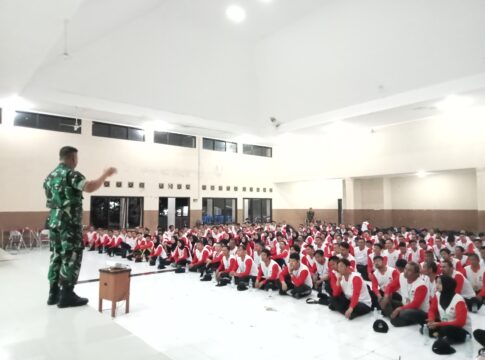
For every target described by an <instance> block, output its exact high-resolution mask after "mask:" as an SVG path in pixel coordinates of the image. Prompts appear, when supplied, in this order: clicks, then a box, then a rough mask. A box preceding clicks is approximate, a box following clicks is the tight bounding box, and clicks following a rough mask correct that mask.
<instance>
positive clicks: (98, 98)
mask: <svg viewBox="0 0 485 360" xmlns="http://www.w3.org/2000/svg"><path fill="white" fill-rule="evenodd" d="M233 3H238V4H240V5H241V6H243V7H244V8H245V9H246V11H247V20H246V22H244V23H242V24H233V23H231V22H229V21H228V20H227V19H226V17H225V15H224V12H225V9H226V7H227V6H228V5H229V4H233ZM483 13H485V3H484V2H483V1H481V0H469V1H467V2H466V3H464V2H463V1H458V0H429V1H427V2H425V3H423V2H422V1H420V0H409V1H407V2H406V5H404V4H403V3H400V2H398V1H388V0H368V1H366V2H362V1H360V0H359V1H358V0H298V1H295V0H273V1H272V2H270V3H263V2H262V1H260V0H231V1H230V0H210V1H209V0H206V1H203V0H136V1H135V0H124V1H121V0H84V1H83V0H62V1H61V0H57V1H56V0H44V1H42V2H33V1H28V0H3V1H2V2H0V52H1V53H2V54H9V56H2V57H0V98H2V97H6V96H9V95H11V94H13V93H17V94H20V95H21V96H22V97H25V98H26V99H27V100H29V101H30V102H32V103H33V104H34V105H35V109H36V110H37V111H45V112H52V113H59V114H65V115H71V116H81V117H85V118H92V119H97V120H102V121H110V122H115V123H125V124H130V125H138V126H143V124H145V123H147V122H149V121H153V120H162V121H164V122H165V123H169V124H171V125H172V128H173V129H175V130H177V131H184V132H187V133H193V134H203V135H206V134H207V135H210V134H212V135H213V136H219V137H230V136H232V135H234V134H253V135H259V136H260V137H264V136H267V135H268V136H269V135H275V134H278V133H283V132H301V133H305V132H311V131H313V130H314V129H315V127H322V125H324V124H328V123H331V122H335V121H337V120H345V121H346V122H348V123H349V124H359V125H361V126H368V127H374V126H386V125H390V124H396V123H399V122H403V121H414V120H416V119H419V118H425V117H428V116H433V115H434V114H435V113H436V110H435V109H433V104H434V103H435V102H436V101H438V100H439V99H440V98H442V97H444V96H446V95H448V94H450V93H472V94H477V93H479V92H480V91H481V90H482V89H485V46H483V44H485V22H483V21H482V18H481V14H483ZM65 19H69V21H68V27H67V52H68V54H69V56H67V57H66V56H63V53H64V52H65V50H66V49H65V46H66V44H65V41H64V40H65V39H64V22H65ZM430 19H432V20H430ZM477 99H478V100H477V101H478V102H482V101H483V97H480V96H478V97H477ZM271 116H274V117H276V118H277V119H278V122H279V123H281V125H280V126H279V127H278V128H277V129H276V128H275V127H274V126H273V125H272V124H271V123H270V121H269V118H270V117H271ZM329 129H331V127H329Z"/></svg>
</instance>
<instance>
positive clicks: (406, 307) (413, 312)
mask: <svg viewBox="0 0 485 360" xmlns="http://www.w3.org/2000/svg"><path fill="white" fill-rule="evenodd" d="M398 290H400V294H401V296H402V300H403V301H402V303H391V297H392V295H393V294H394V293H395V292H397V291H398ZM384 294H385V295H384V297H383V298H382V300H381V302H380V306H381V309H382V313H383V314H384V316H388V317H390V318H391V324H393V325H394V326H396V327H401V326H408V325H412V324H424V322H425V320H426V316H427V312H428V310H429V290H428V287H427V286H426V284H425V282H424V280H423V279H422V278H421V276H420V268H419V264H417V263H415V262H409V263H407V265H406V268H405V270H404V273H403V274H401V275H400V276H399V278H398V279H397V280H394V281H392V282H391V283H390V284H389V285H388V286H387V288H386V290H385V292H384Z"/></svg>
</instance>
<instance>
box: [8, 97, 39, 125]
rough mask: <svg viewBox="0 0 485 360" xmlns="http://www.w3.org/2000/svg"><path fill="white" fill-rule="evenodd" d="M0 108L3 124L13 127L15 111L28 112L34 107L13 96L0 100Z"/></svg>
mask: <svg viewBox="0 0 485 360" xmlns="http://www.w3.org/2000/svg"><path fill="white" fill-rule="evenodd" d="M0 107H1V108H2V116H3V119H4V122H5V124H6V125H13V122H14V119H15V115H16V112H17V111H19V110H24V111H25V110H30V109H31V108H33V107H34V105H33V104H32V103H30V102H29V101H27V100H25V99H24V98H22V97H20V96H18V95H17V94H14V95H11V96H9V97H7V98H4V99H0Z"/></svg>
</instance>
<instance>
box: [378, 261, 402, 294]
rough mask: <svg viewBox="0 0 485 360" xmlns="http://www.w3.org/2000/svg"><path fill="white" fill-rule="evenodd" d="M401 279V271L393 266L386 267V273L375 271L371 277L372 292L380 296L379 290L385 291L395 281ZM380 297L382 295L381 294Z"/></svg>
mask: <svg viewBox="0 0 485 360" xmlns="http://www.w3.org/2000/svg"><path fill="white" fill-rule="evenodd" d="M396 279H399V271H397V269H394V268H393V267H391V266H387V267H386V271H384V272H380V271H379V270H377V269H376V270H375V271H374V273H373V276H371V281H372V291H373V292H374V294H376V295H378V294H379V290H382V291H384V290H385V289H386V287H387V285H389V284H390V283H391V282H392V281H393V280H394V281H396ZM379 295H380V294H379Z"/></svg>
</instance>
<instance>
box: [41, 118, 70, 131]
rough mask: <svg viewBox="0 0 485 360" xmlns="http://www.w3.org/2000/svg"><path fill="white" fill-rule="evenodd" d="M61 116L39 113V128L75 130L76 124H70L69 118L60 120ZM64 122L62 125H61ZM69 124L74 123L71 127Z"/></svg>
mask: <svg viewBox="0 0 485 360" xmlns="http://www.w3.org/2000/svg"><path fill="white" fill-rule="evenodd" d="M59 120H60V118H58V117H56V116H49V115H39V118H38V128H39V129H44V130H53V131H57V130H68V129H71V130H74V124H69V123H68V121H67V120H68V119H66V121H59ZM61 124H62V125H61ZM69 125H72V126H71V127H69Z"/></svg>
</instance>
